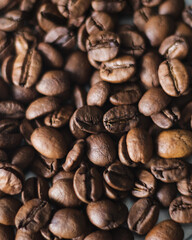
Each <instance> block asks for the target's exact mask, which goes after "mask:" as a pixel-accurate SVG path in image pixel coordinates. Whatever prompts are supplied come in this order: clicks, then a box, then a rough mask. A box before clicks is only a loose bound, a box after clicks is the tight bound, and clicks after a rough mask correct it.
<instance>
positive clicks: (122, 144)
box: [118, 135, 137, 167]
mask: <svg viewBox="0 0 192 240" xmlns="http://www.w3.org/2000/svg"><path fill="white" fill-rule="evenodd" d="M118 156H119V160H120V161H121V163H122V164H124V165H126V166H128V167H136V166H137V163H135V162H133V161H132V160H131V158H130V156H129V153H128V150H127V143H126V135H123V136H122V137H121V138H120V140H119V144H118Z"/></svg>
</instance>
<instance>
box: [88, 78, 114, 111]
mask: <svg viewBox="0 0 192 240" xmlns="http://www.w3.org/2000/svg"><path fill="white" fill-rule="evenodd" d="M109 93H110V85H109V84H108V83H107V82H104V81H100V82H98V83H96V84H94V85H93V86H92V87H91V88H90V89H89V92H88V94H87V104H88V105H90V106H98V107H102V106H103V105H104V104H105V103H106V101H107V99H108V96H109Z"/></svg>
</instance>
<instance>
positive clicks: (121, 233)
mask: <svg viewBox="0 0 192 240" xmlns="http://www.w3.org/2000/svg"><path fill="white" fill-rule="evenodd" d="M111 233H112V239H113V240H118V239H121V240H133V239H134V237H133V234H132V232H131V231H129V229H127V228H122V227H121V228H116V229H112V231H111Z"/></svg>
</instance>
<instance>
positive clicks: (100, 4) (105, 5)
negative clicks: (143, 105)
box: [91, 0, 126, 13]
mask: <svg viewBox="0 0 192 240" xmlns="http://www.w3.org/2000/svg"><path fill="white" fill-rule="evenodd" d="M91 5H92V8H93V9H94V10H95V11H99V12H100V11H106V12H111V13H116V12H121V11H122V10H123V9H124V8H125V6H126V1H124V0H122V1H120V0H115V1H113V2H111V1H110V0H107V1H103V0H102V1H100V0H94V1H92V2H91Z"/></svg>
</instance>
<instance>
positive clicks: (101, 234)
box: [85, 230, 112, 240]
mask: <svg viewBox="0 0 192 240" xmlns="http://www.w3.org/2000/svg"><path fill="white" fill-rule="evenodd" d="M97 239H99V240H112V235H111V233H110V232H108V231H102V230H98V231H96V232H93V233H91V234H89V235H88V236H87V237H86V238H85V240H97Z"/></svg>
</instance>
